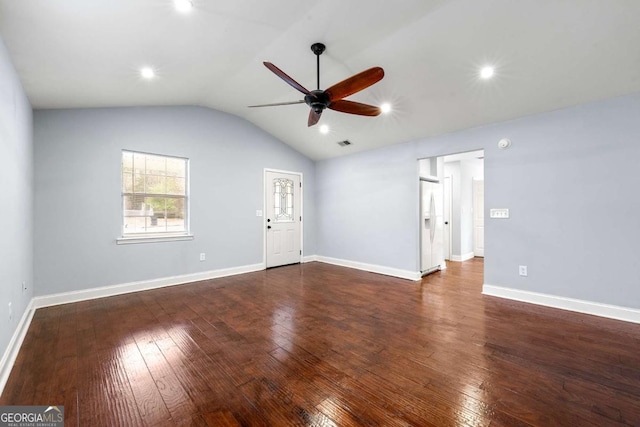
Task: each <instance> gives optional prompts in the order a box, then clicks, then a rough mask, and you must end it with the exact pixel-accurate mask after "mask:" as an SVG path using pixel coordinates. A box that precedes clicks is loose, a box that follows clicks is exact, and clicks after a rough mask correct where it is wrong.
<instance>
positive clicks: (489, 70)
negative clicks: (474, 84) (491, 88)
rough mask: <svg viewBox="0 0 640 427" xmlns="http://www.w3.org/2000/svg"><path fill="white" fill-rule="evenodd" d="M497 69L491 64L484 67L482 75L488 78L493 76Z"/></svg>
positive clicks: (481, 71)
mask: <svg viewBox="0 0 640 427" xmlns="http://www.w3.org/2000/svg"><path fill="white" fill-rule="evenodd" d="M494 73H495V70H494V69H493V67H491V66H486V67H482V69H481V70H480V77H481V78H483V79H485V80H487V79H490V78H491V77H493V75H494Z"/></svg>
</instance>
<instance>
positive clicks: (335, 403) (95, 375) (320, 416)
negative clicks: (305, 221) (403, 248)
mask: <svg viewBox="0 0 640 427" xmlns="http://www.w3.org/2000/svg"><path fill="white" fill-rule="evenodd" d="M482 270H483V264H482V260H479V259H475V260H472V261H468V262H465V263H450V264H449V268H448V269H447V270H446V271H445V272H441V273H435V274H433V275H431V276H428V277H426V278H424V279H423V280H422V282H410V281H406V280H400V279H394V278H391V277H387V276H382V275H377V274H371V273H366V272H361V271H357V270H351V269H347V268H342V267H336V266H331V265H327V264H321V263H309V264H304V265H293V266H288V267H281V268H277V269H271V270H267V271H262V272H256V273H250V274H245V275H240V276H234V277H229V278H222V279H216V280H210V281H204V282H198V283H194V284H189V285H183V286H174V287H170V288H163V289H158V290H153V291H147V292H139V293H134V294H128V295H122V296H116V297H110V298H104V299H99V300H93V301H86V302H80V303H75V304H67V305H61V306H55V307H49V308H44V309H39V310H38V311H37V312H36V313H35V316H34V319H33V322H32V324H31V327H30V329H29V332H28V334H27V337H26V339H25V341H24V344H23V346H22V349H21V351H20V354H19V356H18V359H17V361H16V364H15V366H14V368H13V371H12V373H11V377H10V378H9V381H8V383H7V386H6V387H5V390H4V393H3V395H2V397H1V398H0V404H2V405H8V404H21V405H31V404H32V405H53V404H57V405H64V409H65V418H66V420H65V425H66V426H67V427H70V426H93V425H103V426H118V425H121V426H134V425H150V426H165V425H166V426H174V425H184V426H188V425H203V426H204V425H210V426H226V425H229V426H238V425H240V426H244V425H246V426H263V425H264V426H289V425H302V426H352V425H375V426H408V425H412V426H489V425H491V426H524V425H537V426H608V425H635V426H638V425H640V325H633V324H628V323H624V322H618V321H614V320H607V319H601V318H596V317H593V316H587V315H581V314H576V313H569V312H564V311H560V310H554V309H549V308H543V307H536V306H533V305H528V304H523V303H517V302H511V301H506V300H501V299H497V298H492V297H487V296H483V295H481V293H480V292H481V288H482Z"/></svg>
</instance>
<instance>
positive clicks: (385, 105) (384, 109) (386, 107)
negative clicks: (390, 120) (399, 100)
mask: <svg viewBox="0 0 640 427" xmlns="http://www.w3.org/2000/svg"><path fill="white" fill-rule="evenodd" d="M380 111H382V113H383V114H388V113H390V112H391V104H389V103H388V102H385V103H383V104H382V105H380Z"/></svg>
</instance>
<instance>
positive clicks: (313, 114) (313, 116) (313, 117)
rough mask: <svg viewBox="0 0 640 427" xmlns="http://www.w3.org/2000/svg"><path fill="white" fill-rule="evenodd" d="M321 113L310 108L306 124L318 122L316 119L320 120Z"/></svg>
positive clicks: (310, 124) (311, 124)
mask: <svg viewBox="0 0 640 427" xmlns="http://www.w3.org/2000/svg"><path fill="white" fill-rule="evenodd" d="M321 115H322V112H319V113H316V111H315V110H314V109H313V108H312V109H311V110H310V111H309V121H307V126H309V127H311V126H313V125H315V124H316V123H318V120H320V116H321Z"/></svg>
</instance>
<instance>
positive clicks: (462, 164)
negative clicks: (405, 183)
mask: <svg viewBox="0 0 640 427" xmlns="http://www.w3.org/2000/svg"><path fill="white" fill-rule="evenodd" d="M418 166H419V167H418V169H419V179H420V181H421V183H420V188H421V190H420V191H421V195H420V197H421V203H420V206H421V207H420V262H421V265H420V269H421V271H422V272H423V273H425V272H427V273H428V272H430V271H434V270H437V269H441V268H446V262H447V261H452V262H462V261H466V260H469V259H472V258H474V257H484V150H476V151H470V152H465V153H457V154H451V155H446V156H439V157H432V158H427V159H419V160H418ZM425 186H427V187H429V188H437V190H435V191H434V190H432V193H433V195H434V197H433V199H432V200H433V202H434V205H433V206H431V204H430V203H429V202H425V200H424V197H425V196H424V190H423V188H424V187H425ZM434 186H436V187H434ZM425 207H429V208H430V209H431V211H430V212H427V211H426V210H425V209H424V208H425ZM427 218H429V219H427ZM433 218H435V220H434V219H433ZM427 235H428V238H427ZM431 236H433V238H432V237H431Z"/></svg>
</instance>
